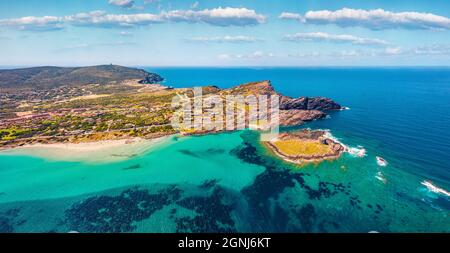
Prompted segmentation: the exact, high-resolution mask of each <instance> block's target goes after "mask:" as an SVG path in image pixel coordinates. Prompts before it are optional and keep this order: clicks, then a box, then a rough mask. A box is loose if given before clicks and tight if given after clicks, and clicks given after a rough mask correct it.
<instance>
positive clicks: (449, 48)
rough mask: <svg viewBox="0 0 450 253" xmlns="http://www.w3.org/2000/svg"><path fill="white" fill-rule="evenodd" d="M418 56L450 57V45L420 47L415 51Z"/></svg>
mask: <svg viewBox="0 0 450 253" xmlns="http://www.w3.org/2000/svg"><path fill="white" fill-rule="evenodd" d="M413 52H414V54H416V55H444V56H448V55H450V45H432V46H420V47H416V48H415V49H413Z"/></svg>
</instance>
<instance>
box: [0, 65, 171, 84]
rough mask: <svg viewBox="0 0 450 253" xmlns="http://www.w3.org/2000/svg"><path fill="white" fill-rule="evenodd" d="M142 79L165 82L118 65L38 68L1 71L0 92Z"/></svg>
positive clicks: (139, 70) (145, 73)
mask: <svg viewBox="0 0 450 253" xmlns="http://www.w3.org/2000/svg"><path fill="white" fill-rule="evenodd" d="M130 79H139V80H141V81H140V83H145V84H150V83H157V82H161V81H162V80H163V78H162V77H160V76H159V75H157V74H153V73H149V72H147V71H145V70H142V69H136V68H127V67H122V66H117V65H100V66H92V67H70V68H64V67H35V68H23V69H7V70H0V88H18V89H20V88H55V87H59V86H63V85H66V86H78V85H86V84H107V83H111V82H121V81H124V80H130Z"/></svg>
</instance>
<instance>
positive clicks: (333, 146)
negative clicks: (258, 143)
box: [263, 129, 345, 165]
mask: <svg viewBox="0 0 450 253" xmlns="http://www.w3.org/2000/svg"><path fill="white" fill-rule="evenodd" d="M326 133H327V132H326V131H323V130H309V129H304V130H300V131H295V132H289V133H281V134H280V135H279V137H278V139H276V140H273V141H267V142H263V143H264V145H265V146H266V147H267V148H268V149H269V150H271V151H272V152H273V153H274V154H275V155H276V156H278V157H280V158H282V159H283V160H284V161H286V162H290V163H295V164H300V165H304V164H307V163H312V162H321V161H324V160H333V159H337V158H339V157H340V156H341V154H342V153H343V152H344V151H345V147H344V146H343V145H341V144H340V143H338V142H336V141H335V140H332V139H331V138H329V137H327V134H326Z"/></svg>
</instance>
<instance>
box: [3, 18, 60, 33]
mask: <svg viewBox="0 0 450 253" xmlns="http://www.w3.org/2000/svg"><path fill="white" fill-rule="evenodd" d="M0 26H7V27H13V28H16V29H18V30H33V31H52V30H61V29H63V28H64V18H60V17H54V16H44V17H32V16H30V17H22V18H13V19H0Z"/></svg>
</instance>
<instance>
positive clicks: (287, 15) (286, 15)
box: [279, 12, 303, 22]
mask: <svg viewBox="0 0 450 253" xmlns="http://www.w3.org/2000/svg"><path fill="white" fill-rule="evenodd" d="M279 18H281V19H292V20H297V21H302V22H303V17H302V15H300V14H298V13H292V12H283V13H281V15H280V16H279Z"/></svg>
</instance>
